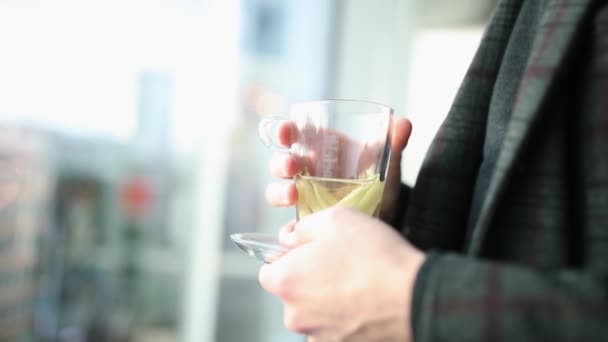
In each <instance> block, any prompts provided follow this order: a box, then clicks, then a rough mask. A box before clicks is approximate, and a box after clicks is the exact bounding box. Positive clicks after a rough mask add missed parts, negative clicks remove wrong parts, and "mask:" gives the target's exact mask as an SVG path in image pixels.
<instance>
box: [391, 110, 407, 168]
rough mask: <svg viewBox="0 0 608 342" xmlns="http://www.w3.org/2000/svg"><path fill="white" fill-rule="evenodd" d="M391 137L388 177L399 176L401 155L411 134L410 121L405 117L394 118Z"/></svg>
mask: <svg viewBox="0 0 608 342" xmlns="http://www.w3.org/2000/svg"><path fill="white" fill-rule="evenodd" d="M392 133H393V135H392V137H391V160H390V164H389V172H388V174H389V177H395V178H400V177H401V156H402V153H403V150H404V149H405V146H406V145H407V142H408V140H409V139H410V135H411V134H412V123H411V122H410V120H408V119H406V118H399V119H396V120H395V121H394V123H393V132H392Z"/></svg>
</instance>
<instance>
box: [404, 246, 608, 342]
mask: <svg viewBox="0 0 608 342" xmlns="http://www.w3.org/2000/svg"><path fill="white" fill-rule="evenodd" d="M607 317H608V275H607V274H606V273H601V272H599V273H594V272H585V271H580V272H579V271H573V270H562V271H559V272H547V273H543V272H541V271H535V270H532V269H529V268H525V267H520V266H515V265H507V264H500V263H492V262H487V261H482V260H477V259H471V258H468V257H464V256H460V255H453V254H436V253H433V252H431V253H429V254H428V257H427V260H426V261H425V263H424V264H423V266H422V267H421V269H420V271H419V273H418V277H417V280H416V284H415V288H414V299H413V305H412V328H413V333H414V336H415V338H414V340H415V341H416V342H427V341H605V340H606V339H608V320H607Z"/></svg>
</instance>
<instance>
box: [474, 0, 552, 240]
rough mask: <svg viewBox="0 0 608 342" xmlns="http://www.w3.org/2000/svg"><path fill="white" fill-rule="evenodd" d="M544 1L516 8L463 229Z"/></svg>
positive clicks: (493, 155)
mask: <svg viewBox="0 0 608 342" xmlns="http://www.w3.org/2000/svg"><path fill="white" fill-rule="evenodd" d="M546 7H547V1H546V0H537V1H525V2H524V3H523V5H522V8H521V9H520V11H519V13H520V14H519V15H518V17H517V22H515V26H514V29H513V33H512V34H511V38H510V39H509V45H508V46H507V48H506V53H505V56H504V58H503V61H502V63H501V66H500V69H499V71H498V75H497V77H496V84H495V85H494V91H493V92H492V98H491V100H490V108H489V113H488V120H487V123H486V133H485V140H484V146H483V160H482V162H481V165H480V167H479V172H478V173H477V179H476V182H475V190H474V192H473V201H472V206H471V213H470V215H469V220H468V224H467V232H468V233H471V232H472V230H473V227H474V225H475V223H476V222H477V218H478V217H479V212H480V211H481V207H482V205H483V200H484V199H485V197H486V195H487V191H488V186H489V185H490V180H491V179H492V173H493V172H494V168H495V167H496V163H497V162H498V155H499V154H500V148H501V146H502V142H503V141H504V138H505V134H506V133H507V126H508V123H509V120H510V119H511V111H512V109H513V108H512V106H511V105H512V104H513V102H515V97H516V96H517V90H518V89H519V86H520V84H521V80H522V78H523V73H524V70H525V68H526V64H527V62H528V58H529V57H530V51H531V48H532V44H533V43H534V37H535V36H536V31H537V28H538V25H537V23H538V22H539V20H540V18H541V17H542V14H543V13H544V11H545V10H546Z"/></svg>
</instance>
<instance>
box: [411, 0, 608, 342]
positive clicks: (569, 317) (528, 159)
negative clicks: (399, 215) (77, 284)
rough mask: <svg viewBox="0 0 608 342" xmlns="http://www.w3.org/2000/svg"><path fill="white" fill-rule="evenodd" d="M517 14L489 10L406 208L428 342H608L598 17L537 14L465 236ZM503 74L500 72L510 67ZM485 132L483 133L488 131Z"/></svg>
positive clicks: (605, 68) (603, 22)
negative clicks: (418, 256)
mask: <svg viewBox="0 0 608 342" xmlns="http://www.w3.org/2000/svg"><path fill="white" fill-rule="evenodd" d="M524 1H536V0H503V1H501V2H500V3H499V5H498V8H497V10H496V11H495V13H494V15H493V18H492V20H491V23H490V25H489V26H488V29H487V31H486V33H485V35H484V38H483V39H482V43H481V46H480V48H479V50H478V53H477V55H476V57H475V58H474V61H473V63H472V65H471V67H470V69H469V71H468V73H467V75H466V77H465V79H464V81H463V84H462V86H461V89H460V90H459V93H458V95H457V97H456V99H455V102H454V104H453V107H452V109H451V111H450V113H449V115H448V116H447V118H446V120H445V122H444V123H443V125H442V126H441V128H440V130H439V132H438V133H437V136H436V138H435V140H434V142H433V143H432V145H431V147H430V149H429V151H428V154H427V157H426V160H425V162H424V164H423V167H422V169H421V171H420V175H419V177H418V181H417V184H416V186H415V188H414V189H413V191H412V193H411V195H410V196H409V198H410V199H409V203H408V212H407V216H406V219H405V223H404V234H405V235H406V237H407V238H408V239H409V240H410V241H412V243H414V244H415V245H417V246H418V247H420V248H422V249H425V250H427V251H428V258H427V261H426V262H425V263H424V265H423V266H422V268H421V270H420V272H419V274H418V278H417V280H416V285H415V289H414V303H413V308H412V319H413V322H412V325H413V329H414V335H415V340H416V341H417V342H420V341H422V342H424V341H541V340H542V341H608V9H606V7H604V5H605V1H593V0H547V1H548V2H549V4H548V6H547V10H546V11H545V12H544V13H543V15H542V19H541V22H540V23H535V24H534V25H535V26H534V27H530V28H528V29H533V30H536V36H535V37H536V38H535V41H534V43H533V46H532V48H531V51H530V54H529V56H530V57H529V59H528V62H527V66H526V69H525V73H524V75H523V79H522V81H521V82H520V86H519V90H518V94H517V97H516V98H517V100H516V101H515V103H511V104H509V106H512V108H510V109H511V110H512V116H511V119H510V121H509V125H508V127H507V130H506V135H505V139H504V141H503V142H502V148H501V149H500V154H499V155H498V161H497V165H496V168H495V170H494V173H493V175H492V177H491V180H490V185H489V188H488V192H487V196H486V198H485V201H484V202H483V205H482V209H481V212H480V215H479V218H478V220H477V221H476V223H475V224H474V226H473V227H474V229H472V230H471V231H470V232H467V225H468V222H467V221H468V219H469V212H470V207H471V201H472V200H471V199H472V195H473V188H474V185H475V181H476V177H477V172H478V170H479V166H480V163H481V161H482V158H483V146H484V141H485V132H486V126H487V125H488V122H487V118H488V111H489V110H490V109H491V108H490V107H491V105H494V104H492V102H491V99H492V96H493V93H494V92H495V91H499V89H495V87H494V85H495V84H496V80H497V75H498V74H499V73H498V71H499V68H500V67H501V65H503V62H505V61H504V60H503V58H504V57H505V53H506V52H507V51H508V49H511V48H514V47H513V46H510V45H509V40H510V35H511V32H512V31H513V29H514V27H515V26H516V19H517V17H518V14H519V11H520V9H521V6H522V3H523V2H524ZM506 62H508V61H506ZM490 124H491V123H490Z"/></svg>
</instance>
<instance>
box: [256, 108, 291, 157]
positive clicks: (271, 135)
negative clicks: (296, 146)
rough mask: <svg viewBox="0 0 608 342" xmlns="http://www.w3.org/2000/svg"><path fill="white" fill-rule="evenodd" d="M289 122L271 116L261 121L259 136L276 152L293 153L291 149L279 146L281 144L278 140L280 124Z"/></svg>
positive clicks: (279, 117)
mask: <svg viewBox="0 0 608 342" xmlns="http://www.w3.org/2000/svg"><path fill="white" fill-rule="evenodd" d="M288 121H289V120H288V119H286V118H284V117H281V116H270V117H267V118H264V119H262V121H260V123H259V124H258V134H259V136H260V140H262V142H263V143H264V145H266V146H267V147H269V148H271V149H273V150H275V151H280V152H286V153H289V152H291V148H289V147H285V146H283V145H281V144H279V142H278V141H277V140H276V136H277V135H276V130H277V127H278V126H279V125H280V124H282V123H284V122H288Z"/></svg>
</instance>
